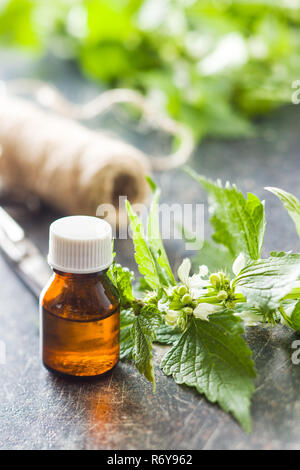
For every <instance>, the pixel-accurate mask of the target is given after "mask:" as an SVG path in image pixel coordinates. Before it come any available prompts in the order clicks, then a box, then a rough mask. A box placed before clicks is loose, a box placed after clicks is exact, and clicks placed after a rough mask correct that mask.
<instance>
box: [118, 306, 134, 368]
mask: <svg viewBox="0 0 300 470" xmlns="http://www.w3.org/2000/svg"><path fill="white" fill-rule="evenodd" d="M134 319H135V315H134V314H133V312H132V310H131V309H129V310H121V314H120V359H121V360H122V359H132V355H133V347H134V339H133V337H132V327H133V322H134Z"/></svg>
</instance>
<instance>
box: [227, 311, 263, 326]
mask: <svg viewBox="0 0 300 470" xmlns="http://www.w3.org/2000/svg"><path fill="white" fill-rule="evenodd" d="M234 315H235V316H237V317H239V318H241V319H242V320H243V322H244V325H245V326H256V325H258V324H259V323H261V322H262V321H263V315H260V314H259V313H255V312H251V310H245V311H244V312H238V313H234Z"/></svg>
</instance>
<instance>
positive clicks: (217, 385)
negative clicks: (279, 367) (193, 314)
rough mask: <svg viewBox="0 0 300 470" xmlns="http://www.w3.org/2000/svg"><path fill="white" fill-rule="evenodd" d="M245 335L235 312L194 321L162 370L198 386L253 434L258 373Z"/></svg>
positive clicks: (167, 358)
mask: <svg viewBox="0 0 300 470" xmlns="http://www.w3.org/2000/svg"><path fill="white" fill-rule="evenodd" d="M243 333H244V330H243V326H242V321H241V320H240V319H239V318H238V317H236V316H233V314H232V311H223V312H219V313H216V314H213V315H210V316H209V321H203V320H199V319H193V320H192V321H191V322H190V325H189V327H188V329H187V330H186V331H185V332H184V333H183V334H182V335H181V336H180V337H179V339H178V341H177V342H176V343H175V344H174V345H173V347H172V348H171V349H170V351H168V353H167V354H166V355H165V357H164V358H163V360H162V364H161V367H162V369H163V371H164V373H165V374H166V375H172V376H173V378H174V380H175V382H176V383H178V384H186V385H188V386H190V387H195V388H196V390H197V391H198V392H199V393H204V394H205V396H206V397H207V399H208V400H210V401H211V402H218V403H219V405H220V406H221V407H222V408H223V409H224V410H225V411H226V412H231V413H232V414H233V416H234V417H235V418H236V419H237V420H238V421H239V422H240V423H241V425H242V426H243V428H244V429H245V430H246V431H247V432H250V431H251V417H250V399H251V396H252V393H253V392H254V384H253V379H254V377H255V375H256V374H255V370H254V363H253V361H252V359H251V351H250V350H249V348H248V347H247V345H246V343H245V341H244V339H243V338H242V334H243Z"/></svg>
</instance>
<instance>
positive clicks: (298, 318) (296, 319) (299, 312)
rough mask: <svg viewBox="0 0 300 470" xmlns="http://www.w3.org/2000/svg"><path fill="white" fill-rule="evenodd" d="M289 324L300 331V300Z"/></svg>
mask: <svg viewBox="0 0 300 470" xmlns="http://www.w3.org/2000/svg"><path fill="white" fill-rule="evenodd" d="M289 325H290V327H291V328H293V329H294V330H296V331H300V300H299V301H298V302H297V303H296V305H295V307H294V309H293V311H292V314H291V316H290V322H289Z"/></svg>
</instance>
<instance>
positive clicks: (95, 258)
mask: <svg viewBox="0 0 300 470" xmlns="http://www.w3.org/2000/svg"><path fill="white" fill-rule="evenodd" d="M112 260H113V254H112V230H111V226H110V225H109V223H107V222H106V221H105V220H102V219H98V218H97V217H89V216H85V215H75V216H70V217H63V218H62V219H58V220H56V221H55V222H53V223H52V224H51V225H50V234H49V255H48V263H49V264H50V266H52V267H53V268H55V269H58V270H59V271H63V272H68V273H78V274H84V273H86V274H87V273H95V272H97V271H102V270H103V269H106V268H108V267H109V266H110V265H111V263H112Z"/></svg>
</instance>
